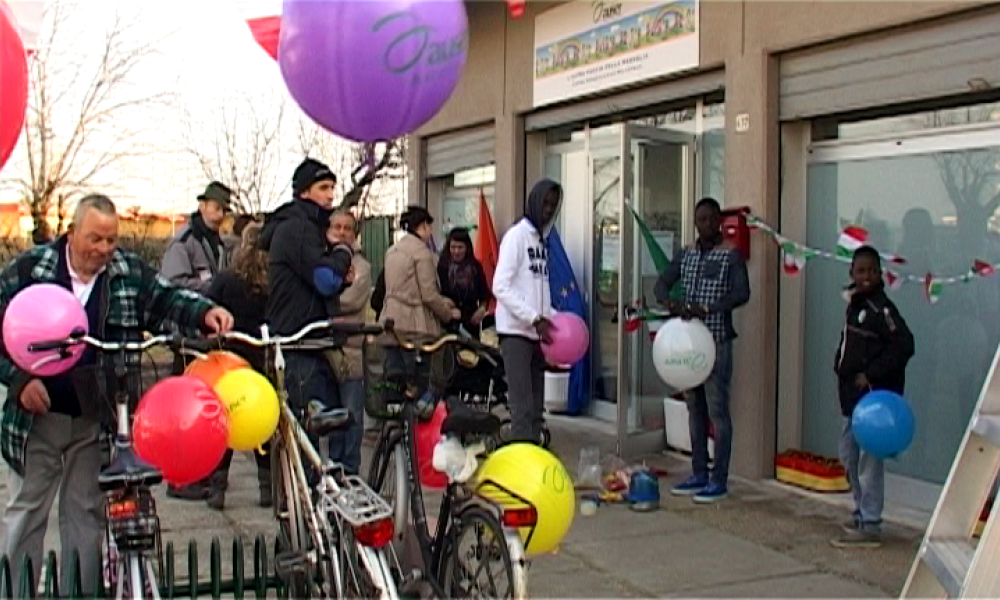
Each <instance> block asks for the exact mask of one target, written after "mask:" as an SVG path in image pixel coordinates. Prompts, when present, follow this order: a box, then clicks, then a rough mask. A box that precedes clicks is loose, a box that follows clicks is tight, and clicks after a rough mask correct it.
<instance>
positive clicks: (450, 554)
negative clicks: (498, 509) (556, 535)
mask: <svg viewBox="0 0 1000 600" xmlns="http://www.w3.org/2000/svg"><path fill="white" fill-rule="evenodd" d="M456 527H457V529H456V530H455V532H454V535H449V536H448V537H447V541H446V546H445V548H444V552H443V553H442V556H441V572H440V574H439V577H438V581H440V582H441V584H442V587H444V589H445V591H446V592H447V593H448V595H449V596H450V597H452V598H471V597H478V598H511V599H515V600H521V599H522V598H527V595H528V590H527V587H528V583H527V582H528V572H527V565H526V564H525V562H524V561H523V560H522V558H523V552H513V551H514V549H513V548H512V547H511V544H519V543H520V538H517V537H516V535H515V536H508V535H505V531H504V528H503V526H502V525H501V524H500V521H498V520H497V518H496V517H495V516H494V515H493V514H491V513H490V512H489V511H487V510H485V509H483V508H480V507H471V508H466V509H465V510H463V511H462V513H461V514H460V515H459V518H458V524H457V526H456Z"/></svg>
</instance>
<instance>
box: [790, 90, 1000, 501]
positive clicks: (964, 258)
mask: <svg viewBox="0 0 1000 600" xmlns="http://www.w3.org/2000/svg"><path fill="white" fill-rule="evenodd" d="M997 108H998V105H996V104H994V105H979V106H972V107H968V108H963V109H949V110H946V111H936V112H927V113H920V114H913V115H908V116H904V117H893V118H890V119H880V120H877V121H874V122H869V123H860V122H859V123H850V124H841V125H840V126H839V129H840V131H839V133H840V134H842V135H846V136H853V135H861V134H862V133H864V134H873V133H880V134H884V133H885V132H889V131H897V132H898V131H901V130H902V129H904V128H909V130H910V131H912V130H917V131H920V130H923V129H928V128H933V129H938V124H940V126H941V127H943V126H944V125H945V124H951V125H952V126H953V129H952V130H951V131H946V130H942V131H940V132H937V133H933V134H928V135H926V136H921V138H920V139H919V140H914V139H913V138H912V136H910V137H901V138H900V139H901V140H902V141H900V142H896V141H893V140H889V141H886V140H885V139H884V138H883V139H882V140H880V141H879V142H872V143H868V144H862V143H856V142H852V143H850V144H832V145H831V144H819V145H818V147H816V148H814V150H813V157H812V160H811V164H810V166H809V168H808V196H807V210H806V214H807V238H806V243H807V244H808V245H809V246H811V247H814V248H821V249H832V248H834V247H836V245H837V238H838V235H839V233H840V231H841V230H842V228H843V227H844V226H846V225H848V224H852V225H858V226H861V227H863V228H864V229H866V230H867V231H868V234H869V240H868V241H869V243H871V244H873V245H874V246H876V247H877V248H878V249H879V250H880V251H883V252H889V253H895V254H898V255H900V256H903V257H904V258H905V259H906V263H905V264H902V265H886V268H889V269H891V270H892V271H893V272H894V273H895V274H896V275H897V276H899V277H902V278H909V280H908V281H906V283H905V284H904V285H902V286H901V287H899V288H898V289H890V290H889V295H890V297H891V298H892V299H893V301H894V302H895V303H896V304H897V306H898V307H899V309H900V312H901V313H902V315H903V317H904V319H905V320H906V322H907V323H908V324H909V327H910V329H911V330H912V331H913V334H914V337H915V343H916V355H915V356H914V357H913V359H912V360H911V362H910V364H909V367H908V369H907V372H906V375H907V381H906V397H907V399H908V400H909V401H910V403H911V405H912V406H913V409H914V412H915V414H916V423H917V432H916V436H915V438H914V441H913V444H912V446H911V447H910V449H909V450H907V451H906V453H904V454H903V455H902V456H900V457H899V459H898V460H894V461H889V462H888V463H887V468H888V469H889V471H890V472H894V473H897V474H900V475H904V476H907V477H912V478H916V479H919V480H923V481H927V482H931V483H934V484H940V483H943V482H944V480H945V479H946V478H947V476H948V472H949V469H950V467H951V464H952V460H953V459H954V457H955V453H956V451H957V449H958V446H959V444H960V442H961V440H962V437H963V435H964V433H965V429H966V427H967V425H968V423H969V418H970V415H971V413H972V410H973V408H974V407H975V404H976V401H977V399H978V397H979V392H980V389H981V387H982V385H983V382H984V380H985V377H986V375H987V372H988V370H989V368H990V363H991V360H992V358H993V356H994V353H995V352H996V349H997V344H998V341H1000V277H998V276H996V275H988V274H987V276H978V275H977V276H971V277H970V278H968V280H967V281H956V282H946V283H945V284H944V285H943V286H941V287H940V289H938V288H937V286H935V287H934V288H933V289H931V290H930V296H932V297H935V298H936V299H937V301H936V302H935V303H931V302H929V301H928V296H929V294H928V286H926V285H925V284H924V279H925V277H926V276H927V275H928V274H931V276H932V278H935V279H938V278H940V279H944V278H947V277H951V276H957V277H960V278H961V277H963V276H966V275H968V274H969V273H970V270H971V269H972V267H973V264H974V263H975V262H976V261H982V263H987V264H991V265H992V264H997V263H1000V221H998V211H997V209H998V205H1000V115H998V111H997ZM990 122H996V123H997V127H996V129H995V130H993V131H989V130H987V129H984V128H983V127H980V128H973V129H971V130H970V128H968V127H964V126H965V125H968V124H970V123H987V124H988V123H990ZM954 126H958V127H954ZM984 127H988V125H986V126H984ZM803 276H804V277H805V287H806V303H805V338H804V341H805V359H804V365H805V366H804V369H805V371H804V373H803V375H804V384H803V387H804V389H803V423H802V426H803V427H802V432H803V445H804V449H805V450H809V451H813V452H819V453H821V454H825V455H827V456H836V455H837V442H838V439H839V437H840V428H841V422H842V417H841V414H840V407H839V403H838V399H837V382H836V379H835V376H834V374H833V371H832V369H831V366H832V364H833V356H834V351H835V350H836V348H837V345H838V343H839V336H840V332H841V328H842V327H843V314H844V309H845V301H844V299H843V298H842V292H843V290H844V286H845V285H846V284H847V283H848V266H847V265H845V264H843V263H839V262H834V261H828V260H820V259H817V260H812V261H810V262H809V263H808V266H807V267H806V270H805V271H804V274H803ZM938 293H940V296H939V297H937V294H938Z"/></svg>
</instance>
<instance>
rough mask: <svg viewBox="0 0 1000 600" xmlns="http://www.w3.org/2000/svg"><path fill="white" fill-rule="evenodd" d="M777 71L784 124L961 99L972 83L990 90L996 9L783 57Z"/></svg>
mask: <svg viewBox="0 0 1000 600" xmlns="http://www.w3.org/2000/svg"><path fill="white" fill-rule="evenodd" d="M845 10H846V9H845ZM780 73H781V83H780V111H779V113H780V116H781V119H782V120H786V121H787V120H795V119H802V118H808V117H815V116H819V115H828V114H835V113H842V112H847V111H851V110H857V109H861V108H869V107H876V106H885V105H890V104H898V103H901V102H909V101H915V100H927V99H932V98H939V97H944V96H950V95H956V94H962V93H967V92H969V91H970V90H971V89H972V85H973V84H975V82H977V81H978V80H985V81H986V82H988V83H989V84H990V85H992V86H993V87H997V86H998V85H1000V11H997V10H991V11H989V12H984V13H978V14H976V15H975V16H969V15H964V16H962V17H960V18H950V19H939V20H937V21H936V22H935V23H933V24H922V25H920V26H918V27H914V28H912V29H910V30H907V31H904V32H900V33H892V34H881V35H880V37H874V36H872V37H869V38H867V39H861V40H858V39H856V40H851V41H846V42H842V43H838V44H835V45H832V46H828V47H818V48H815V49H812V50H809V51H804V52H801V53H793V54H789V55H786V56H783V57H781V59H780ZM970 82H973V84H970Z"/></svg>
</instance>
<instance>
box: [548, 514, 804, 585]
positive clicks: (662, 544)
mask: <svg viewBox="0 0 1000 600" xmlns="http://www.w3.org/2000/svg"><path fill="white" fill-rule="evenodd" d="M564 551H565V552H567V553H569V554H571V555H574V556H577V557H579V558H580V559H581V560H583V561H584V562H586V563H588V564H590V565H592V566H593V567H594V568H596V569H600V570H601V571H604V572H606V573H615V574H619V573H620V574H624V573H628V581H629V582H630V583H631V584H633V585H634V586H636V587H638V588H641V589H643V590H646V591H647V592H648V593H649V594H650V595H652V596H663V595H667V594H673V593H677V592H685V591H687V590H693V589H696V588H703V587H712V586H720V585H725V584H732V583H739V582H741V581H747V580H755V579H760V578H765V577H778V576H787V575H800V574H806V573H811V572H815V570H816V569H815V567H813V566H812V565H809V564H807V563H803V562H800V561H798V560H795V559H793V558H791V557H789V556H786V555H784V554H781V553H779V552H775V551H773V550H769V549H767V548H762V547H761V546H758V545H756V544H752V543H750V542H746V541H744V540H740V539H738V538H735V537H733V536H731V535H728V534H725V533H721V532H719V531H716V530H713V529H708V528H703V529H700V530H686V531H679V532H676V533H671V534H669V535H649V536H646V537H630V538H623V539H609V540H604V541H601V542H594V543H589V544H574V545H571V546H567V547H566V549H565V550H564Z"/></svg>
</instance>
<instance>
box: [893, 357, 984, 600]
mask: <svg viewBox="0 0 1000 600" xmlns="http://www.w3.org/2000/svg"><path fill="white" fill-rule="evenodd" d="M998 362H1000V349H998V351H997V354H996V355H995V356H994V357H993V365H992V366H991V367H990V372H989V375H988V376H987V378H986V383H985V384H984V385H983V391H982V392H981V393H980V395H979V401H978V402H977V403H976V409H975V411H974V412H973V413H972V418H971V419H970V420H969V427H968V429H967V430H966V432H965V437H964V438H963V440H962V445H961V446H960V448H959V451H958V454H957V455H956V457H955V462H954V463H952V466H951V472H950V473H949V474H948V481H947V482H946V483H945V486H944V490H943V491H942V492H941V497H940V498H939V499H938V504H937V507H935V509H934V515H933V516H932V517H931V522H930V525H929V526H928V527H927V532H926V533H925V534H924V539H923V542H921V544H920V551H919V552H918V553H917V557H916V559H915V560H914V562H913V567H912V568H911V569H910V574H909V577H907V579H906V585H905V586H903V592H902V594H901V595H900V598H945V597H948V598H1000V522H997V504H998V503H996V502H995V503H994V505H993V507H992V509H991V510H990V511H989V515H988V517H987V519H986V526H985V528H984V529H983V531H982V536H981V537H980V538H979V540H976V539H974V538H973V532H974V530H975V527H976V524H977V523H978V521H979V517H980V515H981V514H982V511H983V506H984V505H985V503H986V501H987V499H988V498H989V495H990V492H991V491H992V490H993V489H994V482H995V481H996V477H997V472H998V470H1000V371H998V369H997V364H998Z"/></svg>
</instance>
